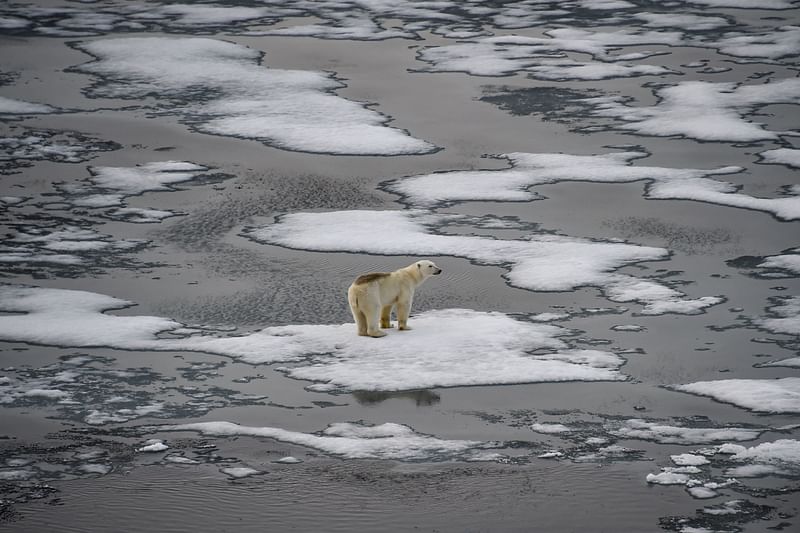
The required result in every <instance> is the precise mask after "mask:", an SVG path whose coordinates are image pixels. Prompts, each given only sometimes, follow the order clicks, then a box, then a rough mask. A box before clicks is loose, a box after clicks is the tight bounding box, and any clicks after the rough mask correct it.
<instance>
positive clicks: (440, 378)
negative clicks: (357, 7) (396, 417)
mask: <svg viewBox="0 0 800 533" xmlns="http://www.w3.org/2000/svg"><path fill="white" fill-rule="evenodd" d="M131 305H132V303H131V302H127V301H125V300H119V299H116V298H112V297H109V296H104V295H100V294H96V293H90V292H83V291H68V290H61V289H40V288H33V287H18V286H0V310H2V311H6V312H9V313H21V314H9V315H0V338H2V339H5V340H15V341H19V342H29V343H34V344H47V345H57V346H73V347H90V346H106V347H111V348H119V349H128V350H153V351H173V350H184V351H200V352H206V353H215V354H220V355H226V356H230V357H234V358H238V359H242V360H244V361H247V362H250V363H274V362H278V361H283V362H288V361H292V362H300V363H299V365H297V366H293V367H291V368H287V369H285V372H287V374H288V375H289V376H291V377H294V378H297V379H305V380H313V381H319V382H322V383H320V384H317V385H314V386H312V388H314V389H317V390H357V389H363V390H405V389H419V388H426V387H435V386H463V385H489V384H505V383H534V382H542V381H572V380H588V381H598V380H599V381H606V380H611V381H615V380H624V379H626V378H625V376H624V375H622V374H620V373H619V368H620V367H621V366H622V365H623V364H624V362H625V361H624V359H622V358H621V357H619V356H617V355H615V354H613V353H610V352H603V351H599V350H581V349H572V348H569V347H568V346H567V345H566V343H565V342H564V341H562V340H560V339H559V338H558V337H561V336H564V335H567V334H568V333H569V330H566V329H564V328H561V327H558V326H554V325H550V324H537V323H531V322H523V321H519V320H515V319H513V318H511V317H509V316H508V315H505V314H503V313H496V312H493V313H485V312H478V311H472V310H468V309H445V310H440V311H429V312H427V313H422V314H420V315H418V316H415V317H413V318H412V320H413V325H414V328H415V329H414V331H413V332H401V331H397V330H391V331H390V332H389V335H388V336H387V337H385V338H384V339H382V340H381V342H380V343H376V342H375V340H374V339H370V338H365V337H359V336H357V335H356V331H355V325H354V324H341V325H296V326H278V327H270V328H265V329H264V330H261V331H258V332H255V333H252V334H250V335H245V336H239V337H218V336H215V335H213V334H210V333H209V332H204V331H201V330H194V331H193V330H191V328H189V329H188V332H190V333H194V335H188V336H186V335H183V336H182V337H178V336H175V335H173V336H172V337H171V338H170V336H169V335H166V334H167V333H169V332H176V331H182V332H184V333H185V332H186V331H187V329H186V328H185V327H184V325H183V324H180V323H178V322H175V321H172V320H169V319H166V318H160V317H148V316H115V315H109V314H105V313H104V311H108V310H113V309H122V308H125V307H129V306H131ZM159 334H160V337H159ZM434 346H435V347H436V349H432V347H434ZM537 350H538V351H540V352H544V353H537V354H536V355H530V353H531V352H534V351H537ZM98 416H104V415H98ZM90 419H91V417H90ZM91 420H93V419H91ZM90 423H91V421H90Z"/></svg>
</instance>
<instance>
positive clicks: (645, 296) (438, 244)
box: [244, 210, 723, 314]
mask: <svg viewBox="0 0 800 533" xmlns="http://www.w3.org/2000/svg"><path fill="white" fill-rule="evenodd" d="M454 221H456V222H457V221H458V216H457V215H438V214H433V213H430V212H427V211H423V210H405V211H334V212H317V213H293V214H289V215H285V216H282V217H280V218H279V219H278V220H277V221H276V222H274V223H272V224H269V225H266V226H262V227H256V228H250V229H248V230H246V231H245V232H244V234H245V236H248V237H250V238H252V239H254V240H256V241H258V242H263V243H267V244H276V245H279V246H285V247H287V248H293V249H301V250H314V251H321V252H334V251H335V252H353V253H369V254H380V255H420V256H425V255H428V256H443V255H448V256H455V257H465V258H468V259H470V260H471V261H475V262H477V263H480V264H487V265H498V266H503V267H505V268H508V269H509V272H508V273H507V274H506V275H505V277H506V279H507V280H508V281H509V283H510V284H511V285H512V286H515V287H521V288H524V289H529V290H535V291H568V290H573V289H575V288H577V287H582V286H596V287H600V288H601V289H602V290H603V291H604V292H605V294H606V296H607V297H608V298H609V299H610V300H612V301H615V302H633V301H637V302H641V303H642V304H643V305H644V308H643V309H642V311H641V313H642V314H662V313H682V314H698V313H701V312H703V310H704V309H705V308H707V307H710V306H712V305H716V304H718V303H721V302H722V301H723V299H722V298H719V297H711V296H706V297H702V298H698V299H694V300H690V299H687V298H686V297H685V295H684V294H683V293H681V292H679V291H677V290H675V289H672V288H669V287H667V286H665V285H662V284H660V283H657V282H656V281H652V280H647V279H640V278H635V277H633V276H629V275H626V274H619V273H616V272H614V270H616V269H618V268H621V267H623V266H625V265H629V264H634V263H639V262H643V261H654V260H659V259H664V258H665V257H666V256H667V251H666V250H664V249H662V248H652V247H645V246H635V245H631V244H626V243H621V242H601V241H592V240H588V239H580V238H574V237H563V236H556V235H550V234H543V235H542V234H533V235H530V236H528V237H526V238H525V239H521V240H501V239H492V238H487V237H476V236H469V235H443V234H439V233H434V232H433V231H434V230H433V228H434V227H436V226H437V225H441V224H443V223H446V222H450V223H452V222H454ZM385 234H391V235H392V239H391V240H386V239H376V238H375V236H376V235H385Z"/></svg>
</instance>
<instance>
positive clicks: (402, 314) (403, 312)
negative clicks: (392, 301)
mask: <svg viewBox="0 0 800 533" xmlns="http://www.w3.org/2000/svg"><path fill="white" fill-rule="evenodd" d="M410 310H411V302H397V329H399V330H400V331H408V330H410V329H411V328H410V327H409V326H408V313H409V311H410Z"/></svg>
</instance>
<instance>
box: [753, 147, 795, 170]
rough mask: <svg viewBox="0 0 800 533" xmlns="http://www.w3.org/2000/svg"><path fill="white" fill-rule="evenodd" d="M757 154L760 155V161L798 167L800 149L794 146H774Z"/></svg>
mask: <svg viewBox="0 0 800 533" xmlns="http://www.w3.org/2000/svg"><path fill="white" fill-rule="evenodd" d="M758 155H759V156H760V157H761V161H760V162H761V163H767V164H771V165H786V166H787V167H792V168H800V150H798V149H795V148H775V149H774V150H766V151H764V152H761V153H759V154H758Z"/></svg>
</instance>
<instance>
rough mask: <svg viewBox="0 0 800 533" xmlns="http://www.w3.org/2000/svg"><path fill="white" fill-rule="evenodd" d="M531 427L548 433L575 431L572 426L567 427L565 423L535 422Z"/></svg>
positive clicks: (538, 431)
mask: <svg viewBox="0 0 800 533" xmlns="http://www.w3.org/2000/svg"><path fill="white" fill-rule="evenodd" d="M531 429H532V430H533V431H535V432H536V433H547V434H558V433H570V432H572V431H573V429H572V428H570V427H567V426H565V425H564V424H540V423H535V424H531Z"/></svg>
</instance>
